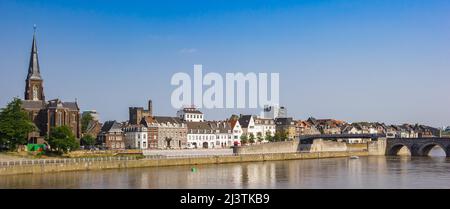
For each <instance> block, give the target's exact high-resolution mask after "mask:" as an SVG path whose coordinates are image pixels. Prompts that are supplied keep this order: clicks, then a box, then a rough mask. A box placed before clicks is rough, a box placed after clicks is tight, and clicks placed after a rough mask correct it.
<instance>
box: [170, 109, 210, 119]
mask: <svg viewBox="0 0 450 209" xmlns="http://www.w3.org/2000/svg"><path fill="white" fill-rule="evenodd" d="M177 117H179V118H180V119H182V120H184V121H187V122H203V121H204V120H205V118H204V115H203V113H202V112H200V111H199V110H198V109H196V108H195V107H186V108H183V109H181V110H178V111H177Z"/></svg>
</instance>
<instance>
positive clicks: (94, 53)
mask: <svg viewBox="0 0 450 209" xmlns="http://www.w3.org/2000/svg"><path fill="white" fill-rule="evenodd" d="M448 11H450V1H446V0H442V1H437V0H421V1H418V0H391V1H384V0H377V1H360V0H354V1H352V0H346V1H331V0H329V1H319V0H315V1H306V0H305V1H264V0H262V1H255V0H244V1H221V0H215V1H170V0H169V1H161V2H156V1H99V0H94V1H70V0H69V1H67V0H66V1H12V0H0V17H1V18H0V31H1V32H0V105H1V106H3V105H5V104H6V103H7V102H8V101H10V100H11V98H12V97H14V96H19V97H21V98H22V97H23V91H24V80H25V77H26V73H27V65H28V59H29V51H30V47H31V38H32V33H33V24H37V26H38V31H37V38H38V48H39V59H40V66H41V74H42V76H43V77H44V88H45V93H46V97H47V99H52V98H57V97H59V98H61V99H63V100H66V101H73V100H74V99H75V98H77V100H78V101H79V103H80V106H81V108H82V109H83V110H86V109H96V110H98V111H99V113H100V114H101V118H102V120H110V119H116V120H126V119H127V118H128V107H129V106H145V105H146V101H147V99H149V98H151V99H153V103H154V110H155V112H156V113H157V114H158V115H175V112H176V110H174V109H172V107H171V105H170V94H171V92H172V91H173V89H175V87H174V86H171V85H170V78H171V76H172V75H173V74H174V73H176V72H187V73H189V74H192V73H193V65H194V64H203V71H204V73H207V72H218V73H221V74H224V73H226V72H230V73H232V72H279V73H280V83H281V84H280V89H281V91H282V92H281V96H280V101H281V103H282V104H283V105H285V106H286V107H287V108H288V112H289V115H290V116H293V117H295V118H297V119H306V118H307V117H309V116H314V117H316V118H338V119H343V120H347V121H350V122H352V121H381V122H387V123H404V122H408V123H415V122H419V123H424V124H429V125H434V126H443V125H450V96H449V90H450V13H449V12H448ZM259 111H260V110H239V109H237V110H229V109H225V110H219V111H218V110H205V113H206V114H207V119H223V118H225V117H228V116H229V115H230V114H232V113H259Z"/></svg>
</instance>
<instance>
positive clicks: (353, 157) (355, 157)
mask: <svg viewBox="0 0 450 209" xmlns="http://www.w3.org/2000/svg"><path fill="white" fill-rule="evenodd" d="M350 159H359V157H358V156H355V155H354V156H350Z"/></svg>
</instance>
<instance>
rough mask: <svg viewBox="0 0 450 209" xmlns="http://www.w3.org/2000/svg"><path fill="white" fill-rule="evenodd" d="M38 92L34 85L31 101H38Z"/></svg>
mask: <svg viewBox="0 0 450 209" xmlns="http://www.w3.org/2000/svg"><path fill="white" fill-rule="evenodd" d="M38 91H39V90H38V87H37V86H36V85H34V86H33V100H35V101H36V100H39V98H38V95H39V92H38Z"/></svg>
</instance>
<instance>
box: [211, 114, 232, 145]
mask: <svg viewBox="0 0 450 209" xmlns="http://www.w3.org/2000/svg"><path fill="white" fill-rule="evenodd" d="M209 124H210V126H211V128H212V130H213V132H214V133H215V135H216V144H215V147H222V148H224V147H231V146H233V144H234V143H233V132H232V129H231V125H230V124H229V123H228V122H227V121H212V122H210V123H209Z"/></svg>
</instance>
